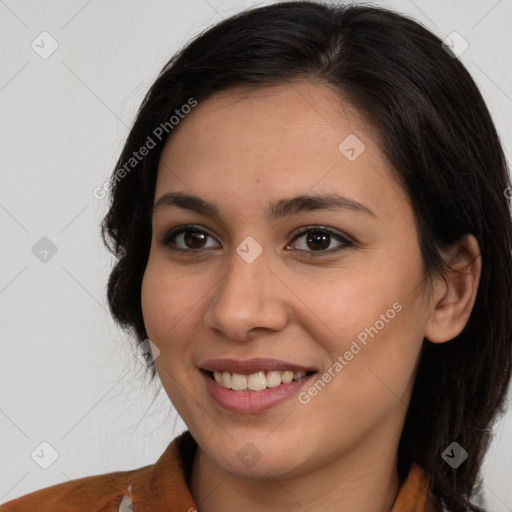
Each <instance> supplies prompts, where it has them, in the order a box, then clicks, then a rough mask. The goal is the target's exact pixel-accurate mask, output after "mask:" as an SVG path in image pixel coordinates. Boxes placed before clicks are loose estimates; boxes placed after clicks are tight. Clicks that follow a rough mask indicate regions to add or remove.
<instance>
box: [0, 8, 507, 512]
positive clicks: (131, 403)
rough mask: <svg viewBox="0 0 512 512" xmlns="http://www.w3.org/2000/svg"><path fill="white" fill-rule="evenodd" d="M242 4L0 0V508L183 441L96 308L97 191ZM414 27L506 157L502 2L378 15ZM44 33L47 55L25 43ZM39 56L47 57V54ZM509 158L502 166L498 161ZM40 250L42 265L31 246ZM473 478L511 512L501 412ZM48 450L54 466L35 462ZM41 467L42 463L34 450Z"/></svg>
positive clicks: (101, 277)
mask: <svg viewBox="0 0 512 512" xmlns="http://www.w3.org/2000/svg"><path fill="white" fill-rule="evenodd" d="M264 3H273V2H256V1H251V0H247V1H241V0H167V1H164V0H152V1H150V2H143V1H141V0H139V1H136V0H129V1H128V0H109V1H100V0H89V1H87V0H68V1H63V0H61V1H58V0H45V1H41V0H0V52H1V56H0V66H1V67H0V108H1V111H0V112H1V114H0V115H1V122H0V150H1V151H0V156H1V160H0V177H1V186H0V230H1V231H0V233H1V238H0V244H1V245H0V247H1V249H0V250H1V265H0V320H1V326H2V334H1V336H2V339H1V349H2V350H1V354H2V356H1V358H0V502H4V501H7V500H10V499H13V498H15V497H18V496H21V495H23V494H26V493H28V492H30V491H33V490H36V489H39V488H42V487H46V486H48V485H52V484H56V483H59V482H63V481H66V480H68V479H76V478H80V477H83V476H88V475H93V474H100V473H106V472H110V471H116V470H127V469H134V468H137V467H141V466H143V465H146V464H150V463H153V462H155V461H156V460H157V458H158V457H159V456H160V454H161V453H162V452H163V450H164V449H165V447H166V446H167V444H168V443H169V441H170V440H171V439H172V438H173V437H175V435H177V434H178V433H180V432H181V431H182V430H184V428H185V427H184V425H183V423H182V422H181V420H180V419H179V418H176V415H175V413H174V411H173V410H172V408H171V407H170V406H169V402H168V399H167V397H166V396H165V394H164V393H163V391H160V393H159V394H158V396H157V399H156V400H155V401H153V397H154V395H155V394H156V393H157V392H158V385H155V386H153V387H151V386H148V385H147V384H146V382H147V381H145V380H144V367H143V365H142V364H141V363H140V362H139V361H138V360H137V359H136V358H135V357H134V356H133V353H132V348H131V343H130V341H129V339H128V338H127V337H126V336H125V335H124V334H123V333H122V332H121V331H119V330H118V329H117V328H116V327H115V325H114V323H113V321H112V320H111V318H110V316H109V314H108V312H107V307H106V298H105V288H106V279H107V277H108V273H109V270H110V267H111V264H112V258H111V257H110V256H109V255H108V253H107V252H106V250H105V249H104V248H103V246H102V243H101V240H100V236H99V223H100V220H101V218H102V217H103V215H104V214H105V212H106V208H107V200H106V199H104V200H98V199H96V198H95V197H94V196H93V190H94V189H95V188H96V187H98V186H100V187H101V186H102V185H103V183H104V182H105V181H106V180H107V179H108V176H109V174H110V172H111V171H112V169H113V167H114V164H115V162H116V159H117V157H118V154H119V152H120V150H121V147H122V144H123V141H124V138H125V137H126V135H127V133H128V129H129V126H130V124H131V122H132V120H133V117H134V114H135V111H136V108H137V107H138V105H139V103H140V101H141V99H142V96H143V94H144V93H145V92H146V90H147V88H148V87H149V86H150V85H151V83H152V81H153V80H154V79H155V77H156V75H157V73H158V71H159V70H160V68H161V67H162V66H163V64H164V63H165V62H166V61H167V60H168V59H169V57H170V56H171V55H172V54H173V53H174V52H175V51H176V50H178V49H179V48H180V47H181V46H182V45H183V44H184V43H185V42H186V41H188V40H189V39H190V38H192V37H193V36H194V35H196V34H197V33H199V32H200V31H201V30H202V29H204V28H205V27H207V26H209V25H211V24H213V23H214V22H217V21H219V20H221V19H222V18H225V17H226V16H228V15H230V14H233V13H235V12H237V11H239V10H241V9H243V8H245V7H248V6H252V5H261V4H264ZM374 3H375V4H377V5H379V4H380V5H386V6H388V7H391V8H394V9H396V10H398V11H402V12H405V13H408V14H411V15H413V16H414V17H415V18H416V19H418V20H420V21H422V22H423V23H424V24H425V25H426V26H427V27H429V28H430V29H432V30H433V31H434V32H435V33H436V34H438V35H439V36H442V38H444V37H446V36H448V35H449V34H450V33H452V32H453V31H457V32H458V33H460V34H461V35H462V37H463V38H464V39H465V40H466V41H467V42H468V43H469V47H468V49H467V50H466V51H465V52H464V53H463V54H462V55H461V56H460V59H461V60H462V62H463V63H464V64H465V65H466V66H467V67H468V69H469V71H470V72H471V74H472V76H473V77H474V78H475V80H476V82H477V83H478V85H479V87H480V88H481V90H482V92H483V95H484V97H485V98H486V100H487V102H488V105H489V108H490V110H491V112H492V114H493V116H494V119H495V122H496V125H497V127H498V130H499V132H500V134H501V137H502V140H503V143H504V145H505V148H506V149H507V148H511V147H512V99H511V98H512V71H511V66H510V63H511V48H512V34H511V29H510V20H511V19H512V1H511V0H500V1H496V0H478V1H475V0H474V1H467V0H456V1H451V2H449V3H448V2H446V1H445V0H429V1H426V0H415V1H412V0H390V1H388V2H385V1H377V2H374ZM43 31H47V32H49V33H50V34H51V36H52V37H53V38H54V39H55V40H56V41H57V42H58V45H59V46H58V49H57V50H56V51H55V53H53V54H52V55H51V56H50V57H48V58H47V59H43V58H41V57H40V56H39V55H38V54H37V53H36V52H35V51H34V50H33V49H32V48H31V43H32V41H33V40H36V42H37V41H39V40H40V39H37V38H38V36H39V34H41V32H43ZM46 48H48V46H46ZM507 155H508V153H507ZM42 237H48V238H49V239H50V240H51V241H52V242H53V243H54V244H55V245H56V247H57V250H58V252H57V253H56V254H55V255H54V256H53V257H51V258H49V259H48V261H47V262H46V263H43V262H41V261H40V260H39V259H38V258H36V256H35V255H34V254H33V252H32V247H33V246H34V245H35V244H36V243H37V242H38V241H39V240H40V239H41V238H42ZM495 432H496V434H495V438H494V441H493V444H492V446H491V449H490V451H489V452H488V456H487V459H486V461H485V466H484V483H485V487H484V490H485V500H486V504H487V506H488V507H489V510H490V511H493V512H501V511H512V489H511V487H510V481H511V475H512V457H511V455H512V413H511V412H510V409H509V412H508V413H507V415H506V416H505V417H504V418H503V420H502V421H500V422H498V423H497V424H496V425H495ZM43 441H46V442H48V443H50V444H51V445H52V446H53V447H54V448H55V450H56V451H57V453H58V458H57V460H56V461H55V462H54V463H53V464H52V465H51V466H50V467H49V468H48V469H42V468H41V467H39V465H38V464H36V462H35V461H34V460H33V459H32V458H31V453H32V452H33V451H34V449H36V448H38V447H39V448H38V450H39V451H38V452H37V453H41V448H40V443H41V442H43ZM43 451H44V452H45V454H46V455H45V457H48V454H49V453H51V451H50V450H48V449H44V446H43Z"/></svg>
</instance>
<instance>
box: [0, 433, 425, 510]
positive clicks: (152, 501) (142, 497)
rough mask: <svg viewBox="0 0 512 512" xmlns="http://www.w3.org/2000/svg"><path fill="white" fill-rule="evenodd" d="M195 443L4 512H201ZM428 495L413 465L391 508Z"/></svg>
mask: <svg viewBox="0 0 512 512" xmlns="http://www.w3.org/2000/svg"><path fill="white" fill-rule="evenodd" d="M196 446H197V444H196V442H195V440H194V438H193V437H192V436H191V434H190V432H189V431H188V430H187V431H186V432H184V433H183V434H181V435H180V436H178V437H177V438H175V439H174V440H173V441H172V442H171V443H170V444H169V446H168V447H167V449H166V450H165V452H164V453H163V454H162V455H161V457H160V458H159V459H158V461H157V462H156V464H152V465H149V466H145V467H142V468H139V469H134V470H131V471H119V472H115V473H107V474H103V475H95V476H89V477H85V478H80V479H78V480H73V481H70V482H63V483H61V484H57V485H53V486H51V487H47V488H45V489H41V490H39V491H34V492H32V493H30V494H27V495H25V496H21V497H20V498H17V499H14V500H12V501H9V502H8V503H5V504H3V505H0V512H197V506H196V504H195V503H194V500H193V498H192V496H191V494H190V491H189V488H188V485H187V480H188V477H189V475H190V472H191V468H192V461H193V458H194V452H195V449H196ZM427 497H428V483H427V479H426V477H425V475H424V473H423V471H422V470H421V468H419V467H418V466H417V465H415V464H413V465H412V466H411V469H410V471H409V474H408V476H407V478H406V480H405V481H404V482H403V484H402V486H401V487H400V490H399V492H398V496H397V498H396V501H395V504H394V505H393V509H392V510H391V512H434V508H433V507H432V506H431V505H428V503H427Z"/></svg>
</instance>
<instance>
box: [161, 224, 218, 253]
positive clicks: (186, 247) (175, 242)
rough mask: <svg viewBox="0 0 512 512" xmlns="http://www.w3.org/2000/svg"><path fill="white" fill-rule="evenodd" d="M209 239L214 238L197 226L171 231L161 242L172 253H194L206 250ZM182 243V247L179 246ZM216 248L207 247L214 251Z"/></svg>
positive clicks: (180, 227)
mask: <svg viewBox="0 0 512 512" xmlns="http://www.w3.org/2000/svg"><path fill="white" fill-rule="evenodd" d="M208 237H210V238H213V237H212V236H211V235H210V234H209V233H208V232H206V231H204V230H202V229H200V228H199V227H198V226H195V225H191V224H189V225H186V226H179V227H178V228H174V229H172V230H171V231H169V232H168V233H167V234H166V235H165V236H164V237H163V238H162V239H161V240H160V242H161V243H162V244H163V245H165V246H166V247H168V248H169V249H170V250H171V251H176V252H194V251H199V250H200V249H204V248H205V241H206V240H207V239H208ZM180 242H181V245H182V246H181V247H179V244H180ZM213 248H214V247H206V249H213Z"/></svg>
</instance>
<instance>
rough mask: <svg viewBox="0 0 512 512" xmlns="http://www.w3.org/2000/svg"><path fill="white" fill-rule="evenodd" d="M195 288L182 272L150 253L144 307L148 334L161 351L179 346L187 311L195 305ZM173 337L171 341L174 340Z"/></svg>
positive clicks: (142, 305)
mask: <svg viewBox="0 0 512 512" xmlns="http://www.w3.org/2000/svg"><path fill="white" fill-rule="evenodd" d="M193 305H194V297H193V292H192V290H191V289H190V287H189V286H187V283H186V279H185V278H184V274H183V273H181V274H180V273H178V272H176V271H173V269H172V267H171V266H170V265H168V264H165V262H163V261H161V259H160V258H158V257H153V256H151V255H150V257H149V260H148V264H147V266H146V270H145V272H144V277H143V279H142V288H141V307H142V315H143V317H144V325H145V327H146V332H147V335H148V337H149V339H151V340H152V341H153V342H154V343H155V344H156V345H157V346H158V348H159V349H160V351H161V352H162V353H164V352H165V353H168V352H170V351H173V352H176V351H178V350H179V343H180V340H183V339H185V338H184V336H183V335H180V333H182V330H183V326H184V324H185V322H184V320H185V319H186V317H187V313H188V312H189V311H190V310H191V308H193ZM171 341H172V343H171Z"/></svg>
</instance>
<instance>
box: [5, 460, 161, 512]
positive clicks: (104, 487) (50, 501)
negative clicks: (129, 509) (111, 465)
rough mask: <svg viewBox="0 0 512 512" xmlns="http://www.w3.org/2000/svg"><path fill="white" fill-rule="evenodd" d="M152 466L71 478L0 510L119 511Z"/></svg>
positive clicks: (23, 497) (12, 501) (25, 511)
mask: <svg viewBox="0 0 512 512" xmlns="http://www.w3.org/2000/svg"><path fill="white" fill-rule="evenodd" d="M152 467H153V466H145V467H143V468H140V469H135V470H132V471H123V472H115V473H106V474H103V475H94V476H88V477H85V478H80V479H77V480H70V481H67V482H62V483H60V484H56V485H53V486H51V487H46V488H44V489H40V490H37V491H34V492H31V493H29V494H26V495H24V496H21V497H19V498H17V499H14V500H11V501H9V502H7V503H4V504H3V505H0V512H29V511H30V512H35V511H37V512H50V511H51V512H83V511H84V510H87V511H91V512H92V511H94V512H96V511H97V512H100V511H101V512H118V510H119V505H120V504H121V501H122V500H123V497H124V496H130V492H131V486H132V485H133V483H135V482H136V483H138V484H142V485H144V481H145V480H149V479H151V474H152Z"/></svg>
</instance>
